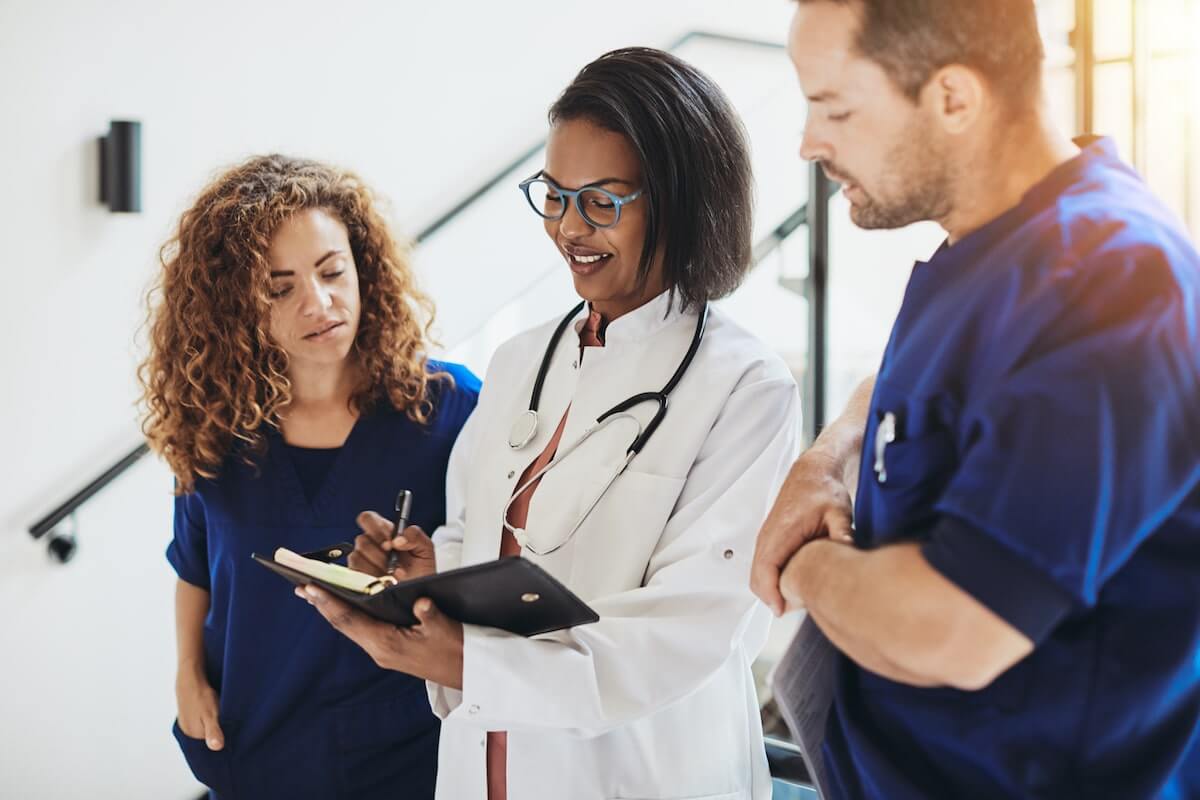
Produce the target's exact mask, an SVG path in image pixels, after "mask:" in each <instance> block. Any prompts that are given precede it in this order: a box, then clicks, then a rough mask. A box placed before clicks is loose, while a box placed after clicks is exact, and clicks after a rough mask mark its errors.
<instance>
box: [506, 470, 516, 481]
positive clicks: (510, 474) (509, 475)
mask: <svg viewBox="0 0 1200 800" xmlns="http://www.w3.org/2000/svg"><path fill="white" fill-rule="evenodd" d="M516 474H517V471H516V470H515V469H510V470H509V471H508V477H509V478H510V479H511V478H512V476H513V475H516Z"/></svg>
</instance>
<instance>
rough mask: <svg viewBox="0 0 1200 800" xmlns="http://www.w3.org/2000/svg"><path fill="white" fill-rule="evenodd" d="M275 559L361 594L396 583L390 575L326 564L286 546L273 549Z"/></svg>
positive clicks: (314, 576)
mask: <svg viewBox="0 0 1200 800" xmlns="http://www.w3.org/2000/svg"><path fill="white" fill-rule="evenodd" d="M275 561H276V562H278V563H280V564H283V565H284V566H285V567H291V568H292V569H294V570H296V571H297V572H303V573H304V574H305V575H308V576H309V577H312V578H320V579H321V580H324V581H328V582H329V583H332V584H334V585H335V586H341V587H342V588H343V589H349V590H350V591H352V592H362V593H363V594H375V593H377V592H382V591H383V590H384V589H386V588H387V587H388V586H392V585H393V584H395V583H396V579H395V578H393V577H391V576H390V575H385V576H383V577H379V576H376V575H368V574H367V573H365V572H359V571H358V570H353V569H350V568H349V567H343V566H342V565H341V564H328V563H326V562H324V561H317V560H316V559H313V558H305V557H304V556H302V555H298V554H296V553H293V552H292V551H291V550H288V549H287V548H286V547H280V548H279V549H277V550H276V551H275Z"/></svg>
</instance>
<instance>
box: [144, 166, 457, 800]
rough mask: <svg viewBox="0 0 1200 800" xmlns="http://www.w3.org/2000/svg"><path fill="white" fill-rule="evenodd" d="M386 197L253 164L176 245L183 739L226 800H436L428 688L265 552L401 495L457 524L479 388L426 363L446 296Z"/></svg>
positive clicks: (166, 417)
mask: <svg viewBox="0 0 1200 800" xmlns="http://www.w3.org/2000/svg"><path fill="white" fill-rule="evenodd" d="M376 205H377V203H376V200H375V199H374V196H373V194H372V193H371V191H370V190H369V189H368V188H367V187H366V186H365V185H364V184H363V183H362V182H361V181H360V180H359V179H358V178H357V177H356V176H355V175H353V174H351V173H349V172H345V171H342V170H338V169H334V168H331V167H328V166H326V165H323V164H319V163H315V162H312V161H305V160H300V159H294V158H287V157H283V156H265V157H259V158H253V159H251V160H249V161H247V162H245V163H244V164H241V165H240V166H237V167H235V168H233V169H231V170H229V171H228V172H226V173H225V174H223V175H221V176H220V177H218V178H217V179H216V180H215V181H213V182H212V183H211V184H210V185H209V186H208V187H207V188H206V189H204V191H203V192H201V194H200V196H199V198H198V199H197V200H196V202H195V203H194V205H193V206H192V207H191V208H190V209H189V210H188V211H186V212H185V213H184V214H183V217H182V219H181V220H180V223H179V229H178V231H177V233H176V234H175V236H174V237H172V239H171V240H170V241H169V242H168V243H167V244H166V246H164V248H163V251H162V254H161V261H162V267H163V270H162V275H161V278H160V283H159V285H158V287H157V295H158V302H157V303H155V305H154V308H153V310H152V312H151V323H150V354H149V357H148V358H147V360H146V361H145V363H143V364H142V366H141V369H140V371H139V374H140V377H141V380H142V384H143V387H144V397H143V400H144V404H145V407H146V417H145V421H144V430H145V433H146V437H147V439H148V440H149V442H150V444H151V445H152V446H153V448H154V449H155V450H156V451H157V452H158V453H159V454H160V455H161V456H162V457H163V458H164V459H165V460H166V462H167V464H168V465H169V466H170V467H171V470H172V471H173V472H174V474H175V478H176V482H177V494H178V497H177V498H176V502H175V528H174V538H173V540H172V542H171V544H170V546H169V547H168V550H167V557H168V559H169V561H170V562H171V564H172V566H173V567H174V568H175V570H176V572H177V573H178V576H179V581H178V583H177V590H176V623H177V639H178V651H179V668H178V674H177V678H176V695H177V700H178V709H179V719H178V722H177V725H176V727H175V735H176V738H177V739H178V740H179V743H180V747H181V748H182V750H183V752H184V755H185V757H186V758H187V760H188V763H189V766H190V767H191V769H192V771H193V772H194V774H195V775H196V777H197V778H198V779H199V780H200V781H201V782H203V783H205V784H206V785H207V786H209V787H210V789H211V790H212V791H213V793H214V795H215V796H218V797H220V798H222V800H224V798H227V797H253V798H256V800H266V799H269V798H274V797H279V798H284V797H287V798H300V797H313V798H316V797H320V798H328V797H358V796H365V795H366V794H367V793H368V792H369V791H371V790H372V789H375V788H378V787H384V786H386V787H401V786H402V787H404V796H405V797H422V796H432V793H433V785H434V779H435V770H436V763H437V743H438V724H437V719H436V717H434V716H433V715H432V713H431V712H430V709H429V704H428V700H427V697H426V692H425V686H424V682H423V681H420V680H418V679H416V678H413V677H411V676H408V675H404V674H400V673H396V672H390V671H384V670H381V669H379V668H378V667H377V666H376V665H375V664H374V663H373V662H372V661H371V659H370V658H369V657H368V656H366V655H365V654H364V653H363V652H362V651H361V650H360V649H358V648H357V647H355V646H354V645H353V644H352V643H350V642H348V641H347V640H346V639H344V638H343V637H341V636H340V635H338V634H337V633H336V632H335V631H333V630H332V629H331V628H329V627H328V626H327V625H325V624H324V623H323V622H322V621H321V620H320V619H319V618H314V617H313V616H312V615H311V614H308V613H306V609H304V608H303V607H301V606H297V604H296V603H295V599H294V598H293V597H292V596H291V594H290V593H289V592H288V591H287V590H286V589H285V587H283V586H281V585H279V582H278V581H276V580H272V579H271V578H270V576H268V575H266V574H265V573H264V572H263V570H262V568H261V567H259V566H257V565H256V564H254V563H253V562H252V560H251V559H250V553H251V552H252V551H259V552H273V551H274V549H275V548H276V547H280V546H283V547H287V548H289V549H291V550H294V551H297V552H305V551H312V550H317V549H320V548H324V547H326V546H328V545H330V544H331V543H333V542H337V541H340V540H344V539H347V538H353V534H356V533H357V532H358V531H357V530H356V529H355V524H354V523H355V520H356V515H360V512H361V513H364V514H365V513H368V512H367V511H365V510H386V509H390V508H392V503H393V500H394V498H395V496H396V494H397V491H398V490H399V489H401V488H406V489H410V490H411V491H413V494H414V498H415V500H414V503H413V507H412V513H411V516H410V519H411V521H412V522H413V524H416V525H420V526H421V527H423V528H425V529H426V530H432V529H433V528H436V527H437V526H438V525H440V524H441V523H442V522H443V521H444V517H445V474H446V464H447V460H448V458H449V454H450V448H451V445H452V444H453V442H454V439H455V437H456V436H457V434H458V432H459V429H460V428H461V427H462V425H463V423H464V422H465V421H466V418H467V416H468V415H469V414H470V413H471V411H472V409H473V408H474V406H475V402H476V398H477V397H478V392H479V382H478V380H477V379H476V378H475V376H474V375H472V374H471V373H470V372H469V371H467V370H466V369H465V368H463V367H461V366H457V365H452V364H446V363H438V362H434V361H431V360H429V359H428V358H427V357H426V355H425V354H426V351H427V348H428V331H429V327H430V325H431V323H432V318H433V306H432V304H431V302H430V301H429V299H428V298H426V297H425V296H424V295H423V294H421V292H420V291H419V290H418V289H417V288H416V286H415V283H414V280H413V275H412V271H411V269H410V266H409V263H408V259H407V252H406V251H405V250H404V249H403V248H402V247H401V246H400V245H399V244H398V243H397V241H396V240H395V239H394V238H393V236H392V234H391V233H390V232H389V229H388V225H387V224H386V222H385V220H384V218H383V217H382V216H381V214H380V213H379V211H378V209H377V207H376ZM359 519H361V516H360V517H359ZM431 526H432V527H431ZM348 534H349V535H348ZM380 756H383V757H380Z"/></svg>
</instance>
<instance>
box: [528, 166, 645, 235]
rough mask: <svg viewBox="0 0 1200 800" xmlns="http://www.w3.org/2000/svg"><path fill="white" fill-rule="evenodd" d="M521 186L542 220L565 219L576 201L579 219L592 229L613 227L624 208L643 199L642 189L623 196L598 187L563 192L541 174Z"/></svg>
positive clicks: (563, 190) (564, 190)
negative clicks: (564, 216) (640, 198)
mask: <svg viewBox="0 0 1200 800" xmlns="http://www.w3.org/2000/svg"><path fill="white" fill-rule="evenodd" d="M518 185H519V186H520V187H521V191H522V192H524V193H525V199H526V200H528V201H529V207H530V208H532V209H533V210H534V211H535V212H537V215H538V216H539V217H541V218H542V219H562V218H563V215H564V214H566V213H567V206H569V205H570V204H571V201H572V200H574V201H575V208H576V209H577V210H578V211H579V216H581V217H583V221H584V222H586V223H587V224H588V225H591V226H592V227H593V228H611V227H613V226H614V225H616V224H617V222H619V221H620V219H621V206H623V205H625V204H626V203H632V202H633V201H634V200H637V199H638V198H639V197H641V196H642V190H641V189H638V190H637V191H636V192H634V193H632V194H627V195H625V196H623V197H622V196H621V195H619V194H613V193H612V192H610V191H608V190H607V189H601V188H600V187H599V186H584V187H583V188H582V189H564V188H562V187H561V186H559V185H558V184H557V183H555V182H554V181H552V180H550V179H548V178H544V177H542V173H541V172H538V173H537V174H536V175H534V176H533V177H532V178H526V179H525V180H523V181H521V183H520V184H518Z"/></svg>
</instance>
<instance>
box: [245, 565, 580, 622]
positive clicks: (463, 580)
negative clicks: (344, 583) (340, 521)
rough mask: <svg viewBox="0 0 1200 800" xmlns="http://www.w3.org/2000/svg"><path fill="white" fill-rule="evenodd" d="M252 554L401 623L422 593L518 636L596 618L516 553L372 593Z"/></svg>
mask: <svg viewBox="0 0 1200 800" xmlns="http://www.w3.org/2000/svg"><path fill="white" fill-rule="evenodd" d="M342 552H346V551H345V550H342V549H341V548H340V547H334V548H328V549H327V552H324V553H306V554H305V555H307V556H310V557H319V555H325V556H326V558H325V559H322V560H329V556H330V555H332V554H334V553H336V554H337V555H341V553H342ZM251 558H253V559H254V560H255V561H257V562H258V563H259V564H262V565H263V566H264V567H266V568H267V569H269V570H271V571H272V572H276V573H278V574H280V575H282V576H283V577H285V578H287V579H288V580H289V581H291V582H292V583H294V584H296V585H297V586H303V585H304V584H308V583H312V584H316V585H317V586H320V587H321V588H322V589H324V590H325V591H327V592H329V593H330V594H332V595H336V596H337V597H340V598H341V599H343V600H345V601H346V602H348V603H351V604H353V605H355V606H357V607H358V608H361V609H362V610H363V611H365V612H366V613H368V614H370V615H371V616H372V617H375V618H376V619H381V620H383V621H384V622H390V623H392V624H393V625H399V626H402V627H403V626H409V625H415V624H417V619H416V617H414V616H413V613H412V609H413V604H415V603H416V602H417V600H419V599H420V598H422V597H428V598H429V599H430V600H432V601H433V602H434V604H435V605H437V607H438V609H439V610H441V611H442V612H443V613H444V614H446V615H447V616H449V617H450V618H452V619H456V620H458V621H459V622H464V623H467V624H469V625H483V626H486V627H489V628H500V629H501V630H506V631H510V632H512V633H517V634H520V635H521V636H533V635H535V634H538V633H548V632H549V631H556V630H560V629H562V628H571V627H574V626H576V625H585V624H587V623H589V622H596V621H597V620H599V619H600V617H599V616H598V615H597V614H596V612H595V611H593V610H592V609H591V608H589V607H588V605H587V604H586V603H584V602H583V601H582V600H580V599H579V598H578V597H576V596H575V594H574V593H573V592H572V591H571V590H570V589H568V588H567V587H565V586H563V585H562V584H561V583H559V582H558V581H557V580H555V579H554V577H553V576H551V575H550V573H548V572H546V571H545V570H544V569H542V568H541V567H539V566H538V565H537V564H534V563H533V562H532V561H527V560H525V559H523V558H520V557H512V558H501V559H499V560H497V561H487V562H484V563H482V564H476V565H474V566H470V567H461V568H459V569H452V570H447V571H446V572H439V573H437V574H436V575H427V576H425V577H422V578H414V579H412V580H410V581H404V582H402V583H397V584H396V585H395V586H389V587H388V588H386V589H383V590H382V591H380V592H377V593H376V594H362V593H360V592H355V591H353V590H351V589H344V588H342V587H340V586H336V585H334V584H330V583H327V582H325V581H322V580H320V579H318V578H313V577H312V576H310V575H305V574H304V573H303V572H299V571H298V570H294V569H292V568H291V567H287V566H284V565H283V564H279V563H277V562H276V561H275V559H274V558H268V557H263V556H260V555H258V554H257V553H255V554H252V556H251Z"/></svg>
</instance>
